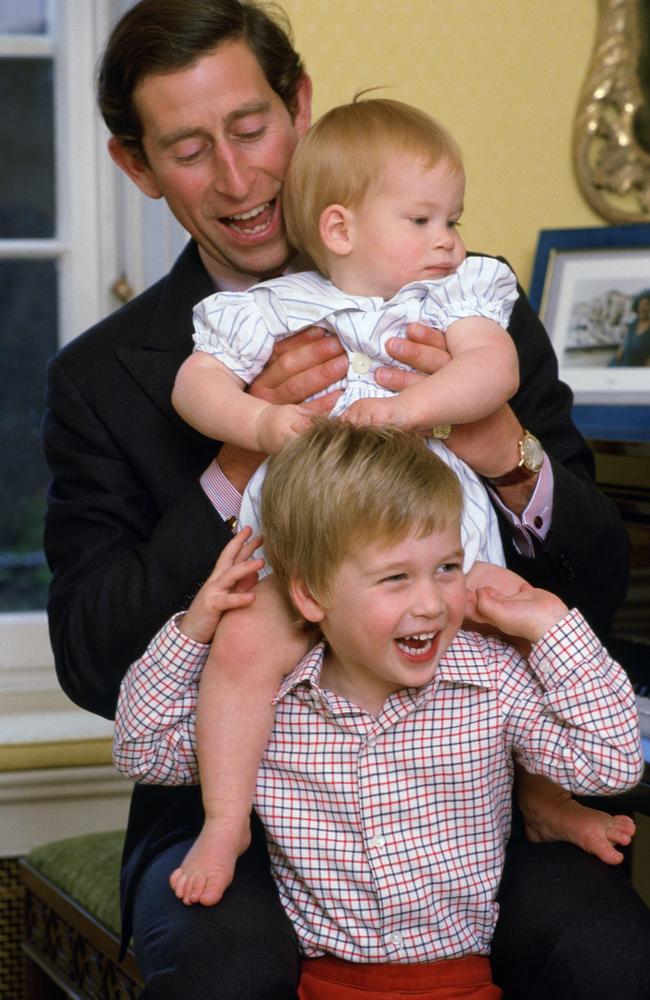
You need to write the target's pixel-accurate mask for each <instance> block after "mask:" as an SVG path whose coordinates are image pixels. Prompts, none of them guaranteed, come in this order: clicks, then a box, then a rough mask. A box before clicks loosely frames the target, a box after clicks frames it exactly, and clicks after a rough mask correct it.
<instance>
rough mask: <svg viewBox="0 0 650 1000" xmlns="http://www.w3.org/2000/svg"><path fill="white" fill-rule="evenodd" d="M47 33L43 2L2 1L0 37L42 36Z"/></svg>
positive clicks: (0, 6)
mask: <svg viewBox="0 0 650 1000" xmlns="http://www.w3.org/2000/svg"><path fill="white" fill-rule="evenodd" d="M46 33H47V16H46V12H45V0H2V4H0V35H44V34H46Z"/></svg>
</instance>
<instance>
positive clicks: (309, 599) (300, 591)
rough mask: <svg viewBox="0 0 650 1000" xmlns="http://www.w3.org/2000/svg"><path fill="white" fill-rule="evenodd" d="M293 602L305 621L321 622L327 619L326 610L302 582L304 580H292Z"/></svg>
mask: <svg viewBox="0 0 650 1000" xmlns="http://www.w3.org/2000/svg"><path fill="white" fill-rule="evenodd" d="M289 592H290V593H291V600H292V601H293V603H294V605H295V607H296V608H297V609H298V611H299V612H300V614H301V615H302V617H303V618H304V619H305V621H308V622H320V621H322V620H323V618H324V617H325V609H324V608H323V606H322V604H320V603H319V602H318V601H317V600H316V598H315V597H313V596H312V594H311V592H310V591H309V590H308V588H307V587H306V586H305V584H304V583H303V582H302V580H291V582H290V583H289Z"/></svg>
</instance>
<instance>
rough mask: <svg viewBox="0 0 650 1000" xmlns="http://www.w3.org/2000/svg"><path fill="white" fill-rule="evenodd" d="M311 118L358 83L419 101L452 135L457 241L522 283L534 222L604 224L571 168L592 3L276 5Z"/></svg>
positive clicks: (429, 0) (349, 0) (348, 1)
mask: <svg viewBox="0 0 650 1000" xmlns="http://www.w3.org/2000/svg"><path fill="white" fill-rule="evenodd" d="M282 6H283V7H284V9H285V10H286V12H287V14H288V15H289V17H290V20H291V22H292V24H293V27H294V32H295V40H296V46H297V48H298V51H299V52H301V54H302V55H303V57H304V59H305V64H306V66H307V70H308V71H309V73H310V74H311V76H312V78H313V80H314V92H315V100H314V114H315V116H318V115H320V114H322V113H323V112H324V111H326V110H327V109H328V108H329V107H331V106H332V105H334V104H339V103H342V102H345V101H348V100H350V99H351V98H352V96H353V95H354V93H355V91H357V90H360V89H363V88H364V87H372V86H377V85H386V87H387V89H386V90H385V91H384V92H383V93H384V95H385V96H390V97H395V98H397V99H399V100H403V101H408V102H410V103H413V104H418V105H420V106H421V107H423V108H425V109H426V110H428V111H429V112H430V113H432V114H434V115H435V116H437V117H438V118H440V119H441V121H443V122H444V123H445V124H446V125H447V126H448V127H449V129H450V130H451V131H452V132H453V134H454V135H455V137H456V139H457V140H458V141H459V143H460V145H461V147H462V149H463V152H464V155H465V166H466V171H467V198H466V210H465V217H464V224H463V236H464V238H465V241H466V243H467V245H468V247H470V248H471V249H474V250H480V251H483V252H486V253H501V254H503V255H504V256H506V257H508V259H509V260H510V262H511V264H512V265H513V267H514V268H515V270H516V271H517V273H518V275H519V277H520V280H521V281H522V284H523V285H524V286H525V287H528V282H529V280H530V274H531V269H532V263H533V257H534V253H535V244H536V240H537V234H538V232H539V230H540V229H560V228H574V227H578V226H597V225H604V224H605V223H604V221H603V220H602V219H601V218H600V217H599V216H597V215H595V213H594V212H592V210H591V209H590V208H589V206H588V205H587V203H586V202H585V201H584V199H583V198H582V196H581V194H580V191H579V189H578V186H577V182H576V180H575V178H574V174H573V169H572V164H571V142H572V126H573V116H574V112H575V107H576V102H577V98H578V94H579V91H580V89H581V86H582V83H583V80H584V77H585V74H586V71H587V68H588V65H589V61H590V58H591V52H592V47H593V41H594V36H595V30H596V20H597V0H283V3H282Z"/></svg>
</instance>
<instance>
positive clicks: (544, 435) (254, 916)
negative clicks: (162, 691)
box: [45, 0, 650, 1000]
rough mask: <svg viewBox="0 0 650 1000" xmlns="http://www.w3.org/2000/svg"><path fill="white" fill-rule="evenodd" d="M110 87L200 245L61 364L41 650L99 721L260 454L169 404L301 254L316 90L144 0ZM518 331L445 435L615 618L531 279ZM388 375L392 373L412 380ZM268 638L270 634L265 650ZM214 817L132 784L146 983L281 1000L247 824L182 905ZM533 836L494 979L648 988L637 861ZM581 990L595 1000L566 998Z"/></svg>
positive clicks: (528, 546) (283, 58) (111, 118)
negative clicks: (232, 863)
mask: <svg viewBox="0 0 650 1000" xmlns="http://www.w3.org/2000/svg"><path fill="white" fill-rule="evenodd" d="M99 102H100V108H101V111H102V114H103V116H104V120H105V121H106V124H107V126H108V128H109V130H110V132H111V135H112V138H111V139H110V141H109V148H110V152H111V155H112V156H113V158H114V160H115V161H116V162H117V164H118V165H119V166H120V167H121V168H122V169H123V170H124V171H125V172H126V173H127V174H128V175H129V176H130V177H131V178H132V179H133V180H134V181H135V183H136V184H137V185H138V186H139V187H140V189H141V190H142V191H144V193H145V194H147V195H148V196H150V197H153V198H164V199H165V200H166V201H167V203H168V204H169V207H170V209H171V210H172V211H173V212H174V214H175V215H176V217H177V218H178V219H179V221H180V222H181V223H182V224H183V225H184V226H185V227H186V228H187V230H188V232H189V234H190V236H191V240H190V242H189V243H188V246H187V248H186V249H185V250H184V251H183V253H182V254H181V256H180V257H179V259H178V261H177V262H176V264H175V265H174V267H173V269H172V270H171V271H170V273H169V274H168V275H167V276H166V277H165V278H164V279H162V280H161V281H160V282H158V283H157V284H156V285H154V286H153V287H152V288H150V289H148V290H147V291H146V292H144V293H143V294H142V295H140V296H138V297H137V298H136V299H135V300H134V301H132V302H130V303H129V304H128V305H126V306H125V307H124V308H122V309H120V310H118V311H117V312H116V313H114V314H113V315H111V316H110V317H108V318H107V319H105V320H104V321H102V322H101V323H99V324H97V326H95V327H94V328H93V329H91V330H89V331H87V332H86V333H85V334H84V335H83V336H81V337H78V338H77V339H76V340H74V341H73V342H72V343H71V344H69V345H68V346H67V347H66V348H65V349H64V350H63V351H62V352H60V354H59V355H58V356H57V357H56V358H55V359H54V360H53V362H52V364H51V366H50V370H49V387H48V412H47V414H46V418H45V447H46V454H47V459H48V462H49V465H50V469H51V472H52V486H51V489H50V495H49V504H48V515H47V523H46V534H45V546H46V552H47V556H48V559H49V562H50V565H51V567H52V570H53V581H52V587H51V593H50V601H49V609H48V611H49V619H50V632H51V638H52V645H53V649H54V654H55V660H56V665H57V671H58V675H59V678H60V682H61V684H62V686H63V688H64V689H65V690H66V692H67V693H68V694H69V696H70V697H71V698H72V699H73V700H74V701H75V702H76V703H78V704H79V705H81V706H83V707H84V708H86V709H88V710H89V711H92V712H97V713H99V714H101V715H103V716H105V717H107V718H111V717H112V716H113V714H114V711H115V705H116V702H117V696H118V690H119V685H120V681H121V680H122V678H123V676H124V674H125V673H126V671H127V669H128V666H129V664H130V663H131V662H133V661H134V660H136V659H137V658H138V657H139V656H140V655H141V653H142V651H143V650H144V649H145V648H146V646H147V643H148V642H149V640H150V639H151V637H152V635H154V634H155V633H156V632H157V630H158V629H159V628H160V627H161V626H162V624H163V623H164V622H165V621H166V620H167V619H168V618H169V616H170V615H171V614H173V613H174V612H176V611H178V609H179V608H180V607H182V606H187V603H188V601H189V599H190V598H191V595H192V594H193V593H194V592H195V591H196V589H197V588H198V587H199V586H200V584H201V583H202V582H203V581H204V580H206V579H207V577H208V576H209V575H210V572H211V570H212V568H213V566H214V564H215V561H216V558H217V555H218V553H219V552H220V551H221V549H222V548H223V547H224V545H225V544H226V543H227V541H228V540H229V538H230V537H231V532H230V526H229V524H228V519H229V518H230V517H231V516H236V514H237V513H238V504H239V496H240V491H241V490H242V488H243V486H244V485H245V483H246V481H247V480H248V478H249V476H250V474H251V471H252V470H253V469H254V468H255V467H256V465H257V464H258V463H259V461H260V458H261V456H259V455H250V454H248V453H246V452H243V451H240V450H237V449H235V448H231V447H228V446H224V447H222V448H221V449H220V450H219V451H218V461H216V456H215V452H216V451H217V450H218V445H216V446H215V443H214V442H213V441H210V440H208V439H207V438H204V437H202V436H201V435H200V434H198V433H197V432H195V431H194V430H192V429H191V428H189V427H188V426H186V425H185V424H183V423H182V421H180V419H179V418H178V417H177V416H176V415H175V413H174V412H173V410H172V407H171V389H172V386H173V383H174V378H175V376H176V372H177V371H178V368H179V367H180V365H181V364H182V362H183V361H184V360H185V358H186V357H187V356H188V355H189V354H190V352H191V349H192V308H193V306H194V305H195V304H196V303H197V302H199V301H200V300H201V299H204V298H206V297H207V296H208V295H210V294H211V293H213V292H214V291H215V290H216V289H219V290H224V289H230V290H232V289H240V288H245V287H248V286H249V285H250V284H252V283H253V282H254V281H255V280H257V279H259V278H263V277H266V276H269V275H273V274H277V273H279V272H281V271H283V270H284V269H285V268H286V267H287V266H288V267H289V268H291V267H294V268H297V267H299V262H297V261H296V260H295V259H294V258H293V256H292V251H291V248H290V247H289V244H288V242H287V238H286V235H285V232H284V226H283V223H282V217H281V193H282V181H283V176H284V170H285V169H286V166H287V164H288V162H289V159H290V157H291V154H292V152H293V149H294V147H295V145H296V143H297V141H298V138H299V137H300V135H301V134H302V133H303V131H304V130H305V129H306V128H307V126H308V124H309V109H310V83H309V79H308V77H307V76H306V75H305V72H304V68H303V66H302V63H301V60H300V57H299V56H298V54H297V53H296V52H295V49H294V48H293V45H292V44H291V41H290V38H289V35H288V33H287V31H286V30H285V29H284V28H283V27H282V26H281V25H280V24H279V23H277V22H276V21H274V20H272V19H271V18H269V16H268V14H267V13H265V12H264V11H262V10H261V9H258V8H257V7H255V6H254V5H253V4H248V3H240V2H239V0H141V2H140V3H137V4H135V6H133V7H132V8H131V9H130V10H129V11H128V12H127V13H126V14H125V16H124V17H123V18H122V19H121V21H119V22H118V24H117V25H116V26H115V28H114V30H113V32H112V34H111V37H110V38H109V41H108V44H107V48H106V51H105V54H104V58H103V60H102V64H101V67H100V73H99ZM509 329H510V333H511V335H512V337H513V340H514V341H515V344H516V346H517V350H518V352H519V362H520V373H521V389H520V391H519V393H518V394H517V396H516V397H515V398H514V399H513V401H512V407H513V408H512V409H510V408H508V407H503V408H502V409H501V410H500V411H499V412H498V413H497V414H495V415H494V416H493V417H492V418H490V419H489V420H488V421H484V422H482V423H481V424H477V425H463V426H461V427H457V428H454V429H453V431H452V433H451V435H450V437H449V438H448V440H447V443H448V444H449V446H450V447H451V448H452V449H454V450H455V451H457V453H458V454H459V456H460V457H461V458H463V459H464V460H465V461H466V462H467V463H468V464H469V465H470V466H472V468H474V470H475V471H476V472H477V473H478V474H480V475H483V476H488V477H492V478H493V479H494V482H495V485H494V487H493V495H494V498H495V503H499V504H500V506H499V513H500V516H501V519H502V536H503V543H504V548H505V551H506V557H507V560H508V563H509V565H511V566H512V567H513V568H515V569H516V570H517V571H518V572H519V573H520V574H521V575H523V576H525V577H526V578H527V579H529V580H530V581H531V582H532V583H534V584H535V585H537V586H541V587H544V588H545V589H548V590H553V591H556V592H557V593H559V594H560V595H561V597H562V599H563V600H564V601H565V603H567V604H568V605H569V606H573V605H577V606H578V607H579V608H580V609H581V610H582V611H583V612H584V614H585V616H586V617H587V618H588V619H589V621H590V622H591V624H593V625H595V626H596V627H597V628H599V629H601V630H602V629H603V628H604V627H605V625H606V622H607V619H608V618H609V616H610V615H611V613H612V612H613V611H614V609H615V608H616V606H617V605H618V604H619V603H620V601H621V600H622V598H623V594H624V591H625V585H626V543H625V536H624V531H623V528H622V524H621V522H620V519H619V518H618V516H617V514H616V511H615V510H614V508H613V507H612V505H611V504H609V502H608V501H607V500H606V499H605V498H604V497H603V496H602V494H600V493H599V491H598V490H597V488H596V487H595V485H594V481H593V463H592V459H591V455H590V453H589V451H588V449H587V448H586V446H585V443H584V441H583V440H582V438H581V437H580V435H579V434H578V432H577V430H576V429H575V427H574V426H573V425H572V423H571V420H570V406H571V397H570V393H569V392H568V390H567V389H566V387H565V386H562V385H561V383H559V382H558V380H557V367H556V363H555V358H554V354H553V350H552V347H551V345H550V343H549V341H548V338H547V337H546V334H545V332H544V330H543V329H542V327H541V326H540V324H539V323H538V321H537V320H536V318H535V317H534V315H533V314H532V311H531V310H530V307H529V305H528V303H527V302H526V298H525V295H524V294H523V292H521V294H520V298H519V300H518V302H517V305H516V307H515V310H514V312H513V319H512V322H511V325H510V328H509ZM390 351H391V353H394V356H395V357H398V359H399V360H401V361H404V362H405V363H406V364H408V365H410V366H412V367H415V368H417V369H419V370H420V371H423V372H426V373H431V372H433V371H435V370H436V369H437V368H438V367H439V366H440V365H441V364H443V363H446V361H447V360H448V355H446V353H445V352H444V351H443V350H442V349H441V345H440V341H439V340H438V339H437V337H436V335H435V334H433V333H430V332H429V333H427V332H423V331H422V330H416V331H413V332H412V339H411V340H402V341H396V342H395V343H394V344H392V345H391V346H390ZM346 370H347V361H346V359H345V358H344V357H343V354H342V351H341V348H340V346H339V344H338V341H337V340H336V338H333V337H327V336H324V335H323V334H322V332H320V333H319V332H317V331H308V332H306V333H302V334H300V335H298V337H296V338H290V339H288V340H286V341H284V342H283V345H282V353H281V354H278V355H276V356H275V357H274V358H273V359H272V361H271V362H270V363H269V365H268V366H267V368H266V369H265V371H264V372H263V373H262V374H261V375H260V376H259V377H258V379H257V380H256V382H255V383H254V384H253V385H252V386H251V387H250V390H249V391H251V392H253V393H255V394H257V395H260V396H262V397H264V398H265V399H268V400H269V401H271V402H276V403H277V402H280V403H287V402H288V403H301V402H302V401H303V400H304V399H305V398H306V397H308V396H311V395H313V394H314V393H318V392H321V391H324V392H325V395H324V396H321V397H320V398H319V400H318V401H317V402H316V403H315V404H310V405H311V406H313V407H314V409H315V411H316V412H327V411H328V409H329V407H331V405H332V404H333V402H334V398H333V396H332V394H331V393H330V394H328V393H327V389H328V387H329V386H331V385H332V384H333V383H334V382H336V381H337V380H338V379H340V378H341V377H343V376H344V375H345V373H346ZM378 377H381V378H382V380H384V384H385V385H387V387H389V388H401V387H402V386H403V384H404V382H403V379H404V378H405V375H404V374H403V373H401V372H399V371H398V370H397V369H391V370H388V369H387V370H384V371H383V372H381V373H380V375H379V376H378ZM409 377H414V376H409ZM524 428H529V432H527V433H526V434H524ZM530 432H532V433H530ZM533 435H537V437H538V438H539V439H540V440H539V441H536V439H535V437H534V436H533ZM531 441H532V445H531ZM540 442H541V443H540ZM531 448H532V452H534V455H533V458H534V461H532V462H531V461H530V460H529V456H530V454H531ZM215 504H216V506H215ZM280 653H281V650H277V649H276V648H275V647H274V645H273V643H272V642H271V643H270V644H269V654H270V655H277V656H278V657H280ZM292 665H293V664H291V663H287V664H286V669H287V670H288V669H290V668H291V666H292ZM201 819H202V814H201V806H200V796H199V794H198V792H197V790H196V789H194V788H185V789H177V788H162V787H142V786H136V789H135V791H134V796H133V802H132V809H131V814H130V819H129V827H128V831H127V839H126V846H125V854H124V870H123V883H122V888H123V902H124V907H123V909H124V918H125V929H126V933H128V931H129V929H130V927H131V921H132V919H133V920H134V923H135V939H134V940H135V946H136V951H137V957H138V961H139V962H140V965H141V968H142V971H143V973H144V975H145V978H146V980H147V987H146V991H145V994H144V995H143V996H146V997H147V1000H151V998H156V997H159V998H164V1000H174V998H177V997H183V998H188V1000H194V998H196V1000H206V998H207V997H215V998H217V997H220V998H232V1000H245V998H260V1000H274V998H280V1000H291V998H292V997H295V985H296V983H297V979H298V951H297V947H296V942H295V937H294V935H293V931H292V929H291V926H290V924H289V922H288V920H287V919H286V916H285V915H284V912H283V911H282V908H281V907H280V904H279V901H278V898H277V893H276V890H275V887H274V884H273V881H272V879H271V875H270V870H269V865H268V858H267V855H266V847H265V843H264V838H263V836H262V835H261V834H260V830H259V826H258V825H257V824H254V835H253V844H252V846H251V848H250V849H249V851H247V852H246V854H244V855H243V856H242V858H241V859H240V861H239V863H238V867H237V871H236V875H235V880H234V882H233V885H232V886H231V888H230V889H229V890H228V892H227V894H226V896H225V897H224V900H223V901H222V903H221V904H220V905H219V906H216V907H211V908H209V909H206V908H197V907H185V906H183V905H182V904H181V903H180V902H179V901H178V900H176V898H175V897H174V896H173V894H172V893H171V892H170V890H169V888H168V877H169V873H170V872H171V871H172V870H173V869H174V868H175V867H177V865H178V864H179V862H180V860H181V859H182V858H183V857H184V855H185V854H186V853H187V850H188V847H189V846H190V845H191V843H192V842H193V840H194V838H195V837H196V834H197V833H198V831H199V829H200V826H201ZM556 849H557V850H556ZM544 850H545V853H544V855H543V856H542V855H540V853H539V850H538V851H537V852H535V845H529V844H525V843H523V842H522V843H520V844H519V845H517V847H516V849H515V850H514V852H513V851H512V850H511V853H510V855H509V859H508V862H507V864H506V870H505V871H506V874H505V878H506V880H507V883H508V887H509V888H508V892H507V897H508V899H507V903H506V902H505V901H504V905H503V909H502V917H501V919H500V921H499V924H498V925H497V937H496V938H495V946H494V951H493V963H494V965H495V975H498V977H499V979H500V981H502V982H504V983H505V984H506V986H507V988H508V989H509V990H510V994H509V995H510V996H512V997H519V996H521V997H523V996H528V997H531V998H532V997H539V998H541V997H544V998H545V997H547V996H550V995H553V996H555V997H556V998H557V1000H562V998H564V997H566V998H568V997H571V998H575V997H577V996H584V997H585V998H587V997H589V1000H593V998H594V997H597V996H607V998H608V1000H616V998H619V997H620V998H621V1000H637V998H638V1000H641V998H644V997H645V993H646V969H647V964H648V961H650V955H648V940H649V939H650V935H649V934H648V925H647V915H646V911H645V909H644V908H643V905H642V904H641V903H640V900H638V897H636V896H634V895H633V894H632V893H631V890H630V889H629V886H628V885H627V883H626V882H625V878H624V875H623V873H622V872H621V871H620V869H617V870H614V869H611V868H606V867H605V866H602V865H601V866H599V867H598V871H597V873H594V871H593V870H592V868H591V867H590V866H589V863H590V862H592V861H593V859H589V858H587V857H586V856H585V855H583V854H582V852H580V851H579V850H578V849H577V848H573V847H571V846H569V845H560V844H557V845H544ZM531 851H533V852H534V862H535V863H534V865H531V860H530V859H531V854H530V852H531ZM547 859H548V860H547ZM558 872H560V873H561V874H560V877H559V878H558V877H556V876H558ZM558 885H559V886H560V887H561V889H562V892H561V893H560V894H559V895H556V896H554V895H553V887H554V886H555V887H557V886H558ZM592 897H593V899H594V900H595V901H594V902H591V901H590V900H591V899H592ZM581 900H582V901H583V903H582V905H580V901H581ZM560 905H561V906H562V907H563V919H562V920H560V919H559V917H558V907H559V906H560ZM566 907H570V908H571V912H570V913H568V914H567V913H566ZM574 909H575V912H573V910H574ZM559 928H561V932H560V930H559ZM587 931H588V933H587ZM610 956H615V960H614V959H611V960H610ZM614 966H615V967H614ZM567 969H568V970H569V972H568V973H567V971H566V970H567ZM574 982H579V983H581V984H582V985H581V987H580V990H582V992H580V990H576V991H574V992H571V990H572V989H573V986H572V984H573V983H574ZM567 983H569V986H567V987H566V989H564V987H565V986H566V984H567ZM610 983H611V989H610ZM603 984H605V985H603ZM601 988H603V989H604V990H605V992H599V991H600V990H601ZM563 989H564V992H563ZM567 990H568V992H567Z"/></svg>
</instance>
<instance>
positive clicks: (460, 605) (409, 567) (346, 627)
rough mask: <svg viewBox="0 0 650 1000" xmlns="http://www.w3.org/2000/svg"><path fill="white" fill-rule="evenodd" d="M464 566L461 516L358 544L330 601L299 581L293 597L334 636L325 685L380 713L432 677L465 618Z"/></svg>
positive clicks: (336, 581) (341, 568)
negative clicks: (397, 537)
mask: <svg viewBox="0 0 650 1000" xmlns="http://www.w3.org/2000/svg"><path fill="white" fill-rule="evenodd" d="M462 567H463V556H462V548H461V543H460V528H459V525H458V524H456V525H453V526H452V527H449V528H447V529H445V530H444V531H440V532H434V533H432V534H430V535H425V536H424V537H417V535H415V534H410V535H408V536H407V537H406V538H405V539H404V540H403V541H401V542H398V543H396V544H394V545H386V544H384V543H374V544H369V545H366V546H363V547H360V548H359V549H358V550H356V551H353V552H351V553H350V554H348V555H347V556H346V557H345V558H344V559H343V562H342V563H341V565H340V566H339V568H338V570H337V572H336V575H335V578H334V581H333V584H332V587H331V593H332V598H331V599H330V600H328V602H327V607H325V606H324V605H323V604H320V603H319V602H317V601H315V600H314V599H313V598H312V597H311V596H309V595H307V594H304V593H301V589H300V588H298V592H297V593H294V600H296V603H297V605H298V606H299V608H300V610H301V612H302V613H303V614H304V616H305V617H306V618H307V619H308V620H310V621H318V623H319V625H320V628H321V629H322V631H323V634H324V635H325V637H326V639H327V641H328V645H329V649H328V652H327V656H326V659H325V664H324V666H323V675H322V685H323V687H326V688H329V689H331V690H334V691H336V692H337V693H338V694H341V695H343V696H345V697H346V698H348V700H350V701H351V702H353V703H354V704H357V705H360V706H361V707H363V708H365V709H366V710H367V711H369V712H371V713H372V714H375V715H376V714H378V712H379V711H380V710H381V706H382V705H383V703H384V701H385V700H386V698H387V697H388V696H389V695H390V694H392V693H393V692H395V691H398V690H399V689H400V688H403V687H421V686H422V685H424V684H427V683H428V682H429V681H430V680H431V678H432V677H433V675H434V673H435V671H436V667H437V665H438V663H439V662H440V659H441V657H442V655H443V654H444V652H445V650H446V649H447V648H448V646H449V644H450V643H451V641H452V639H453V638H454V636H455V634H456V632H457V631H458V629H459V628H460V625H461V622H462V620H463V615H464V611H465V578H464V575H463V569H462ZM301 602H302V606H301Z"/></svg>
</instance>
